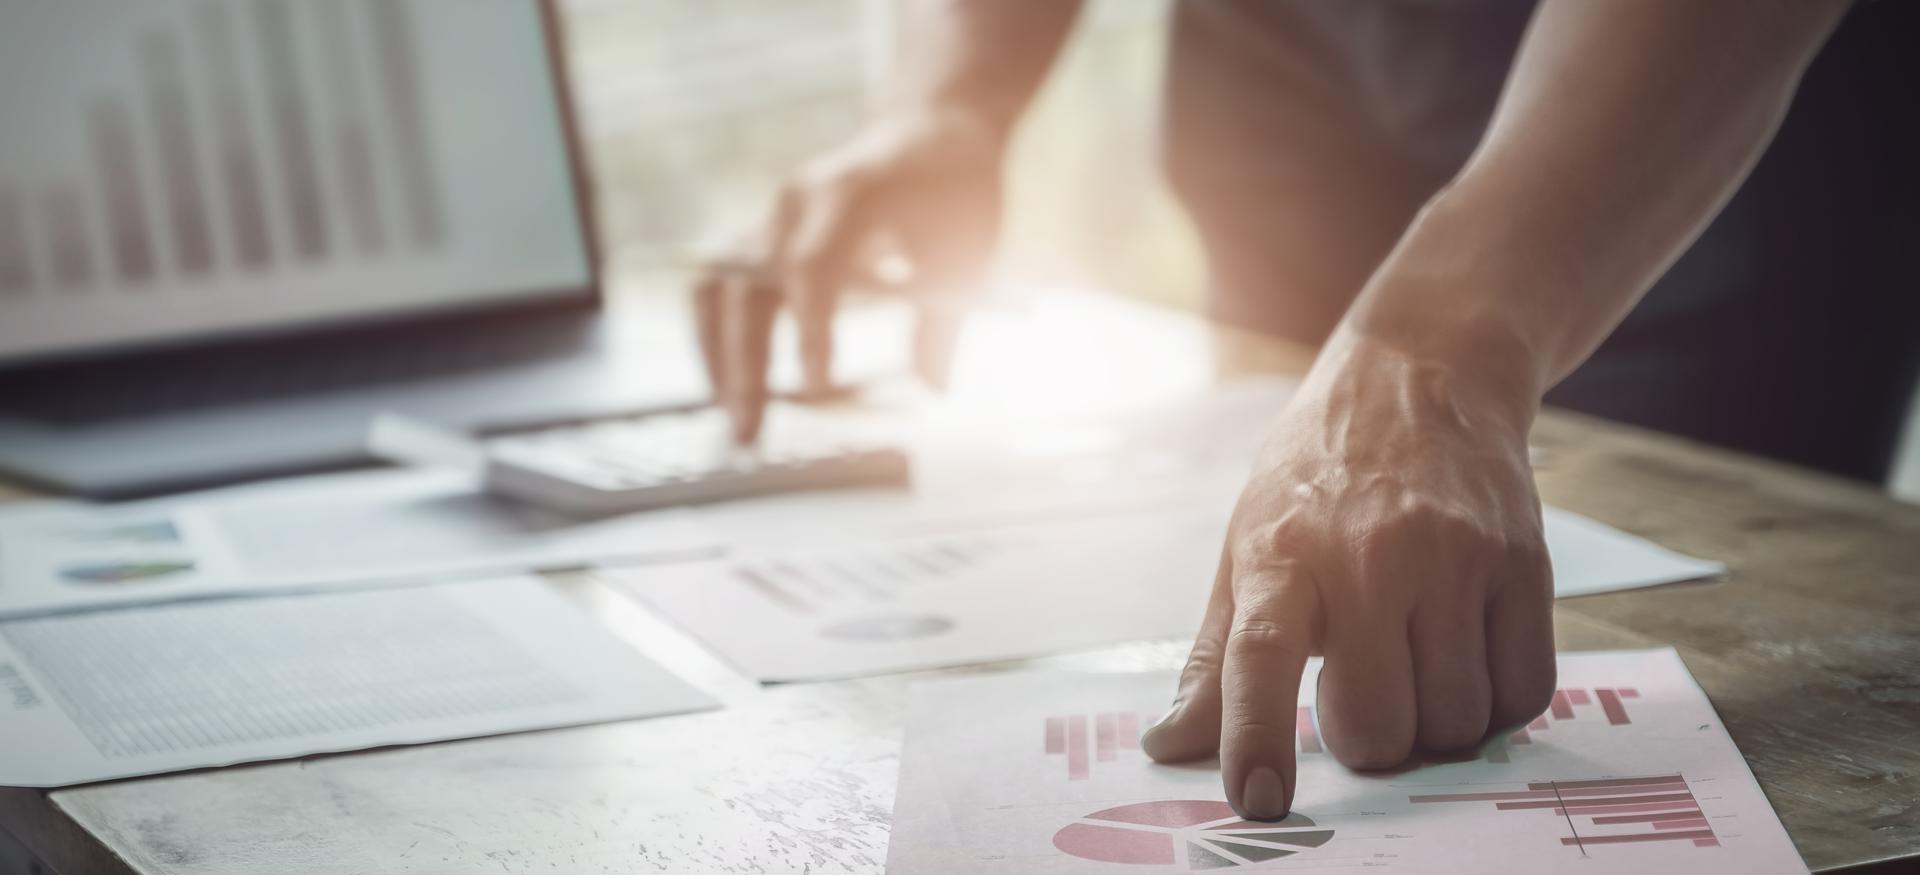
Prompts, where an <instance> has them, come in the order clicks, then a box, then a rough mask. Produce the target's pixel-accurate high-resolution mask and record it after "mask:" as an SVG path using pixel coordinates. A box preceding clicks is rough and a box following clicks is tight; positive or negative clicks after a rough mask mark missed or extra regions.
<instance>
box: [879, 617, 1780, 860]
mask: <svg viewBox="0 0 1920 875" xmlns="http://www.w3.org/2000/svg"><path fill="white" fill-rule="evenodd" d="M1317 670H1318V666H1317V665H1312V666H1309V668H1308V672H1309V676H1308V677H1307V678H1306V681H1305V682H1304V683H1302V684H1301V686H1300V689H1301V694H1300V699H1299V703H1298V729H1297V739H1296V742H1295V743H1296V748H1295V752H1296V755H1297V757H1298V761H1299V777H1298V782H1297V791H1296V794H1295V797H1294V806H1293V811H1292V813H1291V815H1290V816H1288V817H1287V818H1286V819H1285V820H1282V821H1280V822H1277V823H1261V822H1252V821H1246V820H1242V819H1241V818H1239V817H1238V816H1236V815H1235V814H1234V813H1233V811H1232V809H1230V808H1229V807H1228V806H1227V804H1226V803H1225V801H1224V799H1225V796H1224V795H1223V792H1222V789H1221V783H1220V773H1219V767H1218V764H1217V763H1200V764H1195V765H1191V766H1161V765H1156V764H1153V763H1152V762H1150V761H1149V760H1148V759H1147V758H1146V757H1145V756H1144V755H1143V754H1141V752H1140V751H1139V733H1140V730H1141V728H1142V727H1144V726H1148V725H1150V724H1151V722H1152V721H1153V720H1154V719H1156V718H1157V717H1158V716H1159V715H1160V714H1161V713H1162V712H1163V710H1164V709H1165V707H1166V697H1167V693H1168V691H1170V690H1172V689H1173V686H1174V680H1175V678H1174V676H1173V675H1172V674H1170V673H1154V674H1137V675H1072V674H1059V673H1030V674H1014V675H1003V676H996V677H986V678H971V679H966V680H956V681H945V682H938V683H929V684H923V685H921V686H919V687H917V688H916V689H915V692H914V697H913V701H912V704H911V711H910V714H909V718H908V727H907V740H906V746H905V750H904V753H903V755H902V761H901V765H900V791H899V796H898V800H897V803H896V806H895V812H894V821H893V838H892V842H891V845H890V848H889V850H888V858H887V871H888V872H889V873H892V875H917V873H942V875H947V873H991V875H1020V873H1077V872H1088V873H1091V872H1141V873H1152V872H1201V871H1207V872H1211V871H1220V870H1226V871H1235V870H1249V869H1315V870H1318V869H1331V868H1384V869H1389V870H1391V871H1396V872H1420V873H1475V875H1481V873H1489V872H1549V871H1553V872H1558V871H1577V872H1594V873H1622V875H1659V873H1676V875H1699V873H1703V872H1727V873H1743V875H1756V873H1800V875H1804V873H1806V871H1807V869H1806V866H1805V865H1804V864H1802V863H1801V861H1800V858H1799V856H1798V855H1797V854H1796V853H1795V852H1794V847H1793V843H1792V841H1791V840H1789V839H1788V837H1787V834H1786V831H1785V830H1784V829H1782V828H1781V825H1780V821H1779V819H1778V817H1777V816H1775V814H1774V813H1773V811H1772V809H1771V808H1770V807H1768V805H1767V801H1766V798H1765V796H1763V795H1762V794H1761V792H1760V788H1759V786H1758V784H1756V783H1755V781H1754V779H1753V775H1752V773H1751V772H1749V771H1748V769H1747V765H1746V761H1745V760H1743V759H1742V758H1741V756H1740V752H1739V751H1738V750H1737V749H1735V747H1734V746H1733V742H1732V740H1731V739H1729V738H1728V737H1727V733H1726V730H1725V729H1724V728H1723V727H1722V726H1721V723H1720V720H1719V717H1718V716H1717V715H1716V714H1715V713H1714V711H1713V708H1712V706H1711V705H1709V704H1708V703H1707V700H1706V696H1705V695H1704V694H1702V693H1701V691H1700V688H1699V687H1698V686H1697V685H1695V683H1694V682H1693V679H1692V677H1691V676H1690V675H1688V674H1687V671H1686V668H1685V667H1684V666H1683V665H1682V664H1681V663H1680V659H1679V657H1678V655H1677V654H1675V653H1674V652H1673V651H1671V650H1657V651H1638V652H1621V653H1582V654H1565V655H1562V656H1561V657H1560V679H1559V686H1560V690H1559V691H1558V692H1556V693H1555V695H1554V698H1553V706H1552V708H1551V710H1550V711H1549V712H1548V713H1546V714H1543V715H1541V717H1540V718H1539V719H1538V720H1535V721H1534V722H1533V723H1532V724H1531V725H1530V726H1528V727H1526V728H1524V729H1521V730H1518V731H1516V732H1514V733H1513V734H1512V735H1511V736H1509V737H1507V738H1503V739H1498V740H1495V741H1493V742H1491V743H1489V744H1487V745H1486V746H1485V747H1484V748H1482V749H1481V750H1479V751H1477V752H1470V753H1468V754H1466V755H1463V756H1460V757H1455V758H1451V759H1450V760H1449V761H1446V762H1440V761H1415V762H1412V763H1409V764H1407V765H1405V766H1403V767H1401V768H1399V769H1396V770H1393V771H1391V772H1379V773H1364V774H1363V773H1356V772H1353V771H1350V770H1348V769H1346V768H1344V767H1342V766H1341V765H1339V763H1338V762H1336V761H1335V760H1334V759H1333V757H1332V756H1331V755H1330V754H1328V753H1327V752H1326V750H1325V745H1324V744H1323V743H1322V741H1321V739H1320V738H1319V735H1318V730H1317V726H1318V716H1317V714H1316V708H1315V703H1314V696H1313V692H1314V689H1315V687H1316V684H1315V682H1314V681H1315V679H1314V677H1313V674H1314V673H1315V672H1317Z"/></svg>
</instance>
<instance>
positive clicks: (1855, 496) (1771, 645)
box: [0, 316, 1920, 875]
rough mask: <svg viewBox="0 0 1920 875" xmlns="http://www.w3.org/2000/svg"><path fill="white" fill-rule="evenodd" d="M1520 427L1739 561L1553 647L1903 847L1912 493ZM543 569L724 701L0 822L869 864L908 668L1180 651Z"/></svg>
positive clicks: (1695, 450) (142, 854)
mask: <svg viewBox="0 0 1920 875" xmlns="http://www.w3.org/2000/svg"><path fill="white" fill-rule="evenodd" d="M1095 321H1098V320H1095ZM1109 321H1111V320H1109ZM1123 321H1124V320H1123ZM1165 321H1166V322H1167V324H1168V325H1171V326H1174V334H1177V335H1179V337H1175V338H1174V339H1173V341H1172V346H1174V347H1180V348H1181V349H1182V350H1184V352H1180V353H1179V354H1181V355H1186V356H1188V357H1189V358H1191V357H1193V356H1196V355H1197V356H1201V357H1204V356H1205V353H1204V351H1200V350H1203V349H1204V344H1199V345H1196V344H1193V343H1189V342H1188V341H1190V340H1192V338H1193V336H1194V334H1193V332H1194V330H1195V329H1194V326H1195V325H1196V324H1197V323H1193V322H1192V320H1187V322H1178V321H1177V319H1176V318H1175V317H1171V316H1169V317H1167V319H1166V320H1165ZM1176 323H1177V324H1176ZM1199 331H1200V332H1201V333H1202V334H1204V329H1199ZM1182 332H1185V333H1182ZM1096 333H1097V332H1096ZM1181 338H1185V339H1184V340H1183V339H1181ZM1183 344H1184V345H1183ZM1213 344H1214V349H1215V352H1216V354H1218V353H1219V352H1220V351H1221V350H1225V351H1226V354H1227V357H1228V358H1229V359H1237V360H1239V361H1240V364H1241V369H1245V366H1246V365H1247V364H1248V363H1251V364H1252V366H1253V367H1255V368H1256V369H1258V368H1259V367H1261V366H1262V363H1267V364H1273V363H1279V364H1281V365H1283V366H1285V365H1288V364H1292V365H1294V366H1297V364H1298V362H1299V360H1300V358H1299V356H1297V355H1290V354H1289V352H1288V351H1287V350H1265V351H1263V350H1262V349H1261V348H1260V345H1259V343H1258V342H1250V341H1249V340H1248V339H1247V338H1244V337H1230V338H1225V340H1224V341H1223V340H1222V338H1221V337H1219V336H1216V337H1215V338H1214V340H1213ZM1123 346H1124V344H1123ZM1003 349H1004V347H1003ZM1229 364H1232V362H1229ZM1533 442H1534V444H1535V445H1536V446H1538V447H1541V448H1543V449H1544V450H1545V453H1544V454H1543V456H1544V463H1543V465H1542V466H1541V467H1540V468H1539V469H1538V472H1537V477H1538V481H1539V485H1540V490H1541V493H1542V495H1543V497H1544V498H1545V499H1546V500H1547V501H1549V502H1551V503H1554V504H1557V505H1559V506H1562V507H1565V508H1568V509H1570V510H1573V511H1576V512H1579V513H1583V514H1586V515H1589V516H1592V517H1594V518H1596V519H1599V520H1602V521H1604V522H1607V523H1609V524H1611V525H1614V526H1617V527H1619V528H1622V529H1625V530H1627V531H1630V532H1633V533H1636V534H1639V535H1642V536H1645V537H1648V538H1651V539H1653V540H1655V541H1657V542H1659V543H1661V544H1664V545H1666V546H1668V547H1671V548H1673V549H1676V550H1680V551H1683V552H1686V553H1690V554H1693V555H1697V556H1703V557H1711V558H1715V559H1719V560H1722V561H1725V562H1726V563H1727V564H1728V565H1729V567H1730V568H1731V569H1732V572H1733V574H1732V578H1731V580H1729V581H1728V582H1725V583H1721V584H1713V585H1696V586H1680V587H1669V588H1662V589H1652V590H1641V591H1636V592H1626V593H1617V594H1611V595H1600V596H1590V597H1583V598H1578V599H1569V600H1563V601H1561V602H1560V603H1559V604H1558V605H1557V607H1556V609H1555V622H1556V635H1557V638H1558V642H1559V645H1560V647H1561V649H1563V650H1587V649H1610V648H1634V647H1651V646H1664V645H1672V646H1675V647H1677V648H1678V649H1679V651H1680V653H1681V654H1682V656H1683V657H1684V658H1685V660H1686V663H1687V665H1688V667H1689V668H1690V669H1692V671H1693V673H1694V675H1695V676H1696V677H1697V678H1698V679H1699V681H1700V683H1701V685H1702V686H1703V687H1704V688H1705V689H1706V691H1707V693H1708V695H1709V696H1710V697H1711V698H1712V700H1713V703H1714V705H1715V707H1717V708H1718V709H1719V711H1720V713H1721V715H1722V717H1723V718H1724V720H1725V721H1726V724H1727V726H1728V729H1729V731H1730V732H1731V733H1732V735H1733V738H1734V739H1735V741H1736V742H1738V743H1739V745H1740V748H1741V750H1742V751H1744V752H1745V754H1746V756H1747V759H1748V762H1749V763H1750V764H1751V765H1752V767H1753V770H1754V773H1755V774H1756V775H1757V776H1758V778H1759V780H1760V784H1761V786H1762V787H1764V788H1765V790H1766V793H1767V796H1768V798H1769V799H1770V800H1771V801H1772V803H1773V805H1774V806H1775V808H1776V809H1777V810H1778V811H1779V813H1780V817H1781V819H1782V820H1783V821H1784V822H1785V824H1786V828H1787V831H1788V832H1789V834H1791V835H1792V837H1793V839H1794V841H1795V842H1796V843H1797V845H1798V847H1799V849H1800V852H1801V854H1802V855H1803V856H1804V857H1805V859H1806V861H1807V863H1808V865H1809V866H1810V867H1812V868H1813V869H1815V870H1818V871H1826V870H1833V869H1839V868H1844V867H1850V866H1859V865H1863V864H1874V863H1878V864H1880V866H1881V867H1882V868H1884V867H1888V866H1891V867H1894V868H1895V869H1896V870H1899V871H1905V869H1904V867H1905V866H1908V865H1912V864H1914V863H1915V862H1916V861H1920V778H1917V777H1916V772H1920V507H1914V506H1909V505H1903V504H1900V503H1897V502H1894V501H1892V500H1889V499H1887V498H1885V497H1884V496H1882V495H1881V494H1880V493H1878V492H1877V491H1875V490H1872V489H1869V488H1867V487H1864V486H1861V485H1858V484H1855V483H1851V482H1847V481H1842V480H1838V479H1835V478H1831V477H1827V476H1823V475H1819V474H1814V473H1810V472H1807V471H1803V470H1800V469H1796V468H1793V467H1790V466H1785V465H1781V464H1776V463H1772V462H1768V461H1765V460H1759V459H1754V458H1751V457H1746V456H1741V455H1737V454H1734V453H1730V452H1726V451H1723V450H1719V449H1715V448H1712V447H1707V446H1702V445H1698V444H1693V443H1689V442H1686V441H1682V440H1678V439H1674V438H1671V437H1667V436H1662V435H1658V434H1653V433H1649V432H1645V431H1641V430H1637V429H1633V428H1628V427H1623V426H1619V425H1615V424H1610V423H1607V422H1603V421H1600V420H1596V419H1591V418H1586V417H1582V416H1578V415H1573V414H1569V413H1565V412H1557V411H1551V410H1550V411H1547V412H1545V413H1543V414H1542V416H1541V418H1540V420H1539V422H1538V425H1537V426H1536V428H1535V432H1534V436H1533ZM550 581H551V585H552V586H554V587H555V588H557V589H558V590H559V591H561V592H563V593H565V594H566V595H567V596H569V597H570V598H571V599H573V600H574V601H575V602H576V603H578V604H579V605H580V606H581V607H582V608H583V609H585V610H587V611H589V612H590V613H591V614H592V615H593V616H595V617H596V618H598V619H599V620H600V621H601V622H602V623H603V624H605V625H606V626H607V627H608V628H610V629H612V630H614V631H615V632H616V633H617V634H619V635H621V636H622V637H623V638H624V639H625V640H627V641H629V642H630V643H632V644H633V645H634V646H635V647H637V648H639V649H641V650H642V651H644V652H646V653H648V654H649V655H650V656H652V657H653V658H654V659H656V660H658V661H659V662H661V663H662V664H664V665H666V666H667V667H668V668H670V669H672V670H674V671H676V672H678V673H680V674H681V675H683V676H684V677H686V678H688V679H689V680H690V681H692V682H694V683H696V684H698V685H700V686H702V687H703V688H705V689H707V690H709V691H710V692H712V693H713V694H714V695H715V696H716V697H717V698H719V699H721V700H722V701H723V702H725V704H726V706H727V707H726V708H724V709H723V710H718V711H713V712H708V713H701V714H694V715H686V716H677V717H667V718H661V719H653V720H643V721H634V722H628V723H618V724H610V725H601V726H592V727H583V728H575V729H565V730H557V731H549V732H534V733H524V734H519V735H511V736H504V737H494V738H484V739H476V740H470V741H461V742H454V743H446V744H434V745H423V746H416V747H397V748H388V749H382V750H375V751H367V752H361V753H353V754H341V755H330V756H318V757H310V758H306V759H302V760H298V761H288V762H276V763H267V764H260V765H252V766H242V767H233V768H225V769H214V770H204V771H199V772H192V773H185V774H177V775H169V776H162V777H155V778H147V779H140V780H129V781H118V782H111V783H103V784H94V785H88V786H81V787H72V788H67V789H61V790H54V791H43V790H25V789H0V826H4V827H5V828H6V829H7V830H8V831H10V832H11V833H13V834H14V835H15V836H16V837H18V838H19V839H20V840H21V842H22V843H24V844H25V845H27V846H28V848H30V849H31V850H32V851H33V852H34V853H36V854H37V855H38V856H39V857H40V858H41V859H42V860H43V861H44V862H45V863H46V864H47V865H49V866H51V867H52V868H53V869H54V870H56V871H58V872H62V873H67V875H76V873H89V872H109V873H149V875H160V873H167V875H188V873H193V875H202V873H204V875H228V873H285V872H321V871H325V872H360V873H400V872H456V871H457V872H485V871H494V870H498V871H502V872H564V873H586V872H602V871H612V872H634V871H670V872H696V871H697V872H849V873H877V872H880V871H882V870H883V869H884V866H885V861H886V852H887V838H888V823H889V815H890V812H891V810H892V807H893V796H894V789H895V779H896V769H897V765H898V755H899V750H900V742H901V735H900V734H901V721H902V714H903V704H904V702H905V693H906V690H907V688H908V687H909V685H911V684H913V683H914V682H916V681H920V680H924V679H927V678H931V677H941V676H950V675H954V674H958V673H966V672H995V671H1014V670H1021V669H1028V668H1034V667H1049V668H1063V669H1072V670H1092V671H1132V670H1153V669H1167V668H1177V667H1178V666H1179V665H1180V663H1181V661H1182V660H1183V658H1184V656H1185V652H1186V648H1187V644H1188V642H1186V641H1149V642H1138V643H1134V644H1129V645H1125V646H1118V647H1112V648H1105V649H1099V650H1093V651H1087V652H1080V653H1073V654H1067V655H1061V656H1053V657H1048V658H1043V659H1032V660H1021V661H1017V662H1008V663H999V664H994V665H986V666H973V667H965V668H956V669H949V670H944V671H935V672H920V673H913V674H903V675H890V676H883V677H875V678H868V679H862V680H852V681H844V682H832V683H817V684H797V685H781V686H761V685H759V684H757V683H754V682H752V681H750V680H747V679H746V678H744V677H742V676H741V675H739V674H738V673H737V672H736V671H734V670H733V669H731V668H729V667H728V666H727V665H726V664H724V663H722V662H721V661H719V660H718V659H716V658H715V657H714V656H712V655H711V654H709V653H708V652H706V651H704V650H703V649H702V648H701V647H700V646H699V645H698V644H697V643H695V642H693V641H691V640H689V639H688V638H686V637H685V636H684V635H683V634H682V633H680V632H679V631H678V630H676V629H675V628H674V627H672V626H671V625H669V624H667V623H666V622H664V621H663V620H661V619H660V618H658V617H657V616H655V615H654V614H652V613H650V612H649V611H648V610H647V609H645V608H643V607H641V606H640V605H638V604H637V603H635V602H633V601H631V600H629V599H627V598H625V597H623V596H621V595H619V594H617V593H615V592H613V591H612V590H611V589H609V588H607V587H606V586H605V585H604V584H603V583H601V582H600V581H598V580H597V579H595V578H594V577H593V576H592V575H591V574H588V573H576V574H572V575H567V576H555V577H552V578H550Z"/></svg>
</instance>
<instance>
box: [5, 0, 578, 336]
mask: <svg viewBox="0 0 1920 875" xmlns="http://www.w3.org/2000/svg"><path fill="white" fill-rule="evenodd" d="M545 51H546V49H545V42H544V37H543V33H542V30H541V25H540V18H539V10H538V7H537V5H536V4H534V3H532V2H531V0H487V2H474V3H462V4H449V3H445V2H436V0H154V2H141V3H127V2H110V0H72V2H62V3H44V2H43V3H33V2H27V0H10V2H7V3H4V4H0V119H4V131H5V132H4V133H0V307H7V308H8V309H9V311H13V312H19V313H22V314H25V315H24V316H23V317H22V318H24V319H26V320H27V321H28V322H32V321H33V317H34V316H35V315H36V310H37V311H38V313H37V315H41V316H49V315H51V316H54V317H58V316H61V315H64V316H65V319H64V320H63V319H61V318H52V319H51V324H48V325H45V326H40V327H43V328H47V329H48V330H51V331H53V332H54V333H55V334H62V333H65V334H72V335H74V336H73V337H71V338H69V340H80V341H85V340H88V339H96V340H112V339H117V337H125V336H131V335H132V334H138V333H140V331H141V330H146V331H147V332H148V333H167V331H166V329H167V328H168V321H169V317H173V318H175V319H177V320H179V326H178V327H186V326H192V325H203V324H206V323H207V321H208V317H213V320H214V321H215V322H218V321H220V318H219V317H220V316H221V315H222V314H229V313H235V312H236V305H238V306H237V313H238V316H239V317H240V318H239V322H247V321H256V322H257V321H263V320H264V321H272V320H273V319H274V318H275V317H281V318H298V317H303V316H312V315H328V314H342V313H350V312H357V311H361V310H366V309H369V308H374V309H377V308H378V306H379V305H380V304H383V303H387V304H394V303H398V304H405V303H420V301H408V300H406V299H408V298H409V296H412V297H415V298H418V297H419V296H422V295H424V296H425V297H426V298H428V299H434V300H441V299H448V298H452V297H462V296H466V295H470V294H471V293H472V292H473V290H474V288H475V281H476V280H479V281H480V282H479V285H481V286H484V285H486V281H485V280H484V279H483V278H484V277H487V276H489V275H491V276H495V277H498V276H499V273H498V269H499V268H500V265H501V264H511V265H513V267H511V268H509V269H508V270H507V274H506V276H505V277H504V278H502V279H500V280H498V281H496V283H495V284H496V285H498V284H501V283H505V284H507V285H515V286H519V287H522V288H524V287H528V286H536V285H540V284H542V283H543V282H544V283H551V282H553V281H554V280H556V279H564V277H563V276H562V275H564V274H566V273H567V270H566V269H567V268H572V269H573V272H574V273H578V269H579V264H578V262H579V261H580V258H581V257H582V247H581V246H580V241H579V237H580V229H579V227H578V226H577V224H576V222H577V219H576V215H575V210H574V204H573V201H572V198H573V195H572V191H571V186H570V181H569V177H568V173H567V167H566V159H565V145H564V135H563V133H562V130H563V129H562V128H561V126H560V123H559V120H560V118H561V116H560V113H559V109H558V103H557V98H556V97H555V92H554V89H553V83H552V80H551V73H550V65H549V63H548V58H547V57H546V55H545ZM480 183H484V184H480ZM463 223H464V224H463ZM503 245H504V246H505V248H506V250H507V252H506V253H500V252H499V250H500V248H501V247H502V246H503ZM490 253H497V254H496V255H495V256H494V257H496V258H499V257H500V256H505V257H506V258H508V259H511V261H504V260H498V261H496V262H495V263H493V264H491V265H488V264H486V259H487V258H488V257H489V254H490ZM516 271H517V275H516ZM463 286H464V288H462V287H463ZM509 291H511V290H509ZM101 302H117V303H118V306H114V307H112V308H111V310H112V311H113V312H127V311H128V308H134V309H136V310H137V309H139V308H142V307H145V308H147V311H146V312H145V313H143V314H136V318H137V321H139V322H141V325H139V326H118V327H117V328H116V326H114V325H112V324H107V325H104V326H103V325H101V324H100V320H101V319H102V318H103V317H105V316H110V315H111V314H110V313H109V312H108V309H109V308H105V307H102V306H101ZM89 303H91V304H92V308H91V309H88V305H89ZM196 311H197V312H196ZM108 321H109V323H110V322H111V319H110V318H109V319H108ZM70 322H72V323H77V322H88V323H91V324H90V325H79V326H77V330H76V326H71V325H68V324H65V323H70ZM16 324H24V323H20V322H16ZM155 327H158V328H159V329H160V330H159V331H158V332H154V331H153V330H152V329H154V328H155ZM89 332H91V333H92V334H93V335H99V336H97V337H92V338H90V337H89V336H88V335H89ZM102 332H104V334H103V333H102ZM5 346H6V344H4V343H0V354H4V353H5V352H8V351H9V350H7V349H6V348H5Z"/></svg>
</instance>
